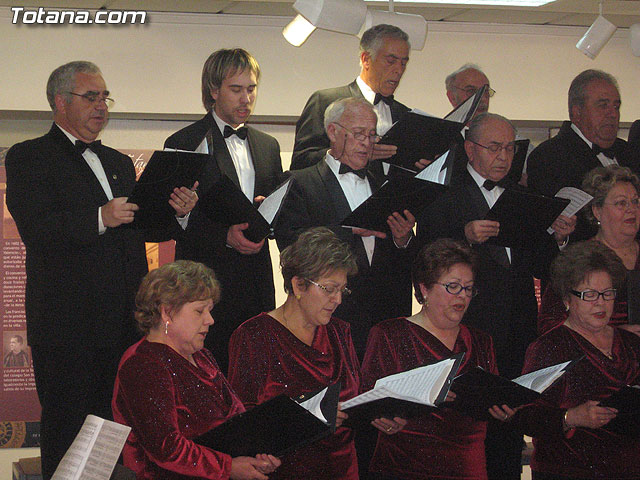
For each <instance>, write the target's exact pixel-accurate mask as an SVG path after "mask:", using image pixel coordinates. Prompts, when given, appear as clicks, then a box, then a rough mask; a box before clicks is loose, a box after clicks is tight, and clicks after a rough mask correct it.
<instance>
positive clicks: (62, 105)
mask: <svg viewBox="0 0 640 480" xmlns="http://www.w3.org/2000/svg"><path fill="white" fill-rule="evenodd" d="M53 101H54V103H55V105H56V111H57V112H60V113H62V114H64V113H66V111H67V99H66V98H65V96H64V95H63V94H61V93H57V94H56V96H55V97H54V99H53Z"/></svg>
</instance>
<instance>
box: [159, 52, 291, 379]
mask: <svg viewBox="0 0 640 480" xmlns="http://www.w3.org/2000/svg"><path fill="white" fill-rule="evenodd" d="M259 80H260V66H259V65H258V62H257V61H256V59H255V58H253V56H251V54H250V53H249V52H247V51H245V50H243V49H241V48H236V49H231V50H227V49H222V50H217V51H215V52H213V53H212V54H211V55H210V56H209V58H208V59H207V61H206V62H205V64H204V67H203V69H202V102H203V104H204V107H205V109H206V110H207V114H206V115H205V116H204V117H203V118H202V119H201V120H198V121H197V122H195V123H193V124H191V125H189V126H187V127H185V128H183V129H182V130H180V131H178V132H176V133H174V134H173V135H171V136H170V137H169V138H167V140H166V141H165V144H164V146H165V148H177V149H181V150H190V151H196V152H200V153H206V154H208V155H209V161H208V162H207V164H206V166H205V168H204V172H203V173H202V175H201V177H200V179H199V180H200V187H199V192H200V195H201V196H203V198H204V196H205V195H207V194H208V192H209V191H210V190H211V188H215V186H214V185H213V184H214V183H215V181H216V180H217V179H219V177H220V175H221V174H226V175H227V176H228V177H229V178H230V179H231V180H232V181H233V182H234V183H235V184H236V186H237V187H238V188H240V189H241V190H242V192H243V193H244V194H245V196H246V197H247V198H248V199H249V200H250V201H252V202H254V203H256V204H257V203H259V202H261V201H262V200H263V199H264V197H265V196H266V195H268V194H269V193H271V192H272V191H273V190H274V189H275V188H276V187H277V186H278V184H279V183H280V182H281V181H282V163H281V160H280V145H278V141H277V140H276V139H275V138H273V137H272V136H271V135H267V134H266V133H263V132H260V131H259V130H256V129H255V128H253V127H246V126H245V122H246V121H247V120H248V119H249V116H250V115H251V112H252V111H253V107H254V105H255V102H256V98H257V95H258V81H259ZM182 226H183V228H184V232H183V234H182V235H180V236H178V238H177V241H176V259H184V260H193V261H197V262H202V263H204V264H205V265H207V266H208V267H211V268H212V269H213V270H214V272H215V273H216V277H217V278H218V281H219V282H220V284H221V287H222V298H221V300H220V302H218V303H217V304H216V306H215V307H214V308H213V311H212V314H213V318H215V320H216V322H215V323H214V325H213V326H212V327H211V328H210V330H209V335H207V338H206V342H205V346H206V347H207V349H209V350H211V351H212V352H213V355H214V357H215V358H216V360H217V362H218V365H219V366H220V369H221V370H222V371H223V372H224V373H225V374H226V372H227V366H228V343H229V338H230V337H231V334H232V333H233V331H234V330H235V329H236V327H238V326H239V325H240V324H241V323H242V322H244V321H245V320H248V319H249V318H251V317H253V316H255V315H258V314H259V313H262V312H268V311H271V310H273V309H274V308H275V289H274V285H273V272H272V268H271V256H270V254H269V243H268V241H267V240H266V239H263V240H262V241H260V242H258V243H255V242H252V241H251V240H249V239H247V238H246V237H245V236H244V233H243V232H244V230H246V229H247V228H248V226H249V224H247V223H242V224H238V225H231V224H229V222H228V221H227V220H226V219H225V218H224V212H221V214H220V215H217V214H216V215H212V214H211V213H210V212H209V213H208V214H207V213H205V212H203V211H202V210H201V209H200V208H199V207H198V206H197V207H196V208H195V210H194V211H193V212H192V213H191V214H190V215H189V218H187V219H184V220H182Z"/></svg>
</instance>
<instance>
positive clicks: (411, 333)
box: [362, 318, 498, 480]
mask: <svg viewBox="0 0 640 480" xmlns="http://www.w3.org/2000/svg"><path fill="white" fill-rule="evenodd" d="M460 352H465V357H464V360H463V363H462V365H461V367H460V372H465V371H467V370H469V369H470V368H471V367H474V366H479V367H482V368H484V369H485V370H487V371H489V372H491V373H495V374H497V373H498V371H497V367H496V359H495V353H494V351H493V342H492V340H491V337H490V336H489V335H487V334H486V333H484V332H481V331H480V330H476V329H474V328H472V327H468V326H465V325H460V332H459V333H458V338H457V339H456V343H455V345H454V348H453V350H449V349H448V348H447V347H446V346H445V345H444V344H443V343H442V342H440V340H438V339H437V338H436V337H435V336H433V335H432V334H431V333H429V332H428V331H427V330H425V329H424V328H422V327H420V326H418V325H416V324H414V323H412V322H410V321H408V320H407V319H406V318H396V319H392V320H386V321H384V322H381V323H378V324H377V325H376V326H375V327H373V328H372V329H371V331H370V333H369V340H368V342H367V350H366V353H365V357H364V361H363V364H362V390H363V391H366V390H369V389H371V388H372V387H373V385H374V384H375V381H376V380H377V379H378V378H380V377H384V376H387V375H391V374H393V373H398V372H402V371H404V370H409V369H412V368H416V367H420V366H422V365H426V364H429V363H434V362H436V361H438V360H443V359H445V358H448V357H450V356H451V355H453V354H456V353H460ZM486 428H487V424H486V422H480V421H476V420H473V419H472V418H471V417H469V416H466V415H464V414H462V413H458V412H456V411H454V410H451V409H449V408H446V407H443V408H440V409H438V410H437V411H435V412H434V413H432V414H429V415H427V416H424V417H422V418H414V419H411V420H409V423H408V424H407V426H406V427H405V428H404V429H403V430H401V431H400V432H399V433H397V434H395V435H385V434H383V433H379V434H378V444H377V445H376V449H375V453H374V455H373V458H372V460H371V464H370V467H369V469H370V471H372V472H382V473H385V474H388V475H392V476H397V477H399V478H403V479H411V480H414V479H415V480H426V479H436V478H437V479H486V478H487V471H486V466H485V454H484V437H485V434H486Z"/></svg>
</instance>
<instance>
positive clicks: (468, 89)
mask: <svg viewBox="0 0 640 480" xmlns="http://www.w3.org/2000/svg"><path fill="white" fill-rule="evenodd" d="M453 88H455V89H456V90H460V91H461V92H464V93H466V94H467V95H468V96H469V97H472V96H473V95H475V94H476V92H477V91H478V90H480V89H479V88H478V87H466V88H460V87H456V86H455V85H454V86H453ZM485 93H487V94H488V95H489V98H491V97H493V96H494V95H495V94H496V91H495V90H494V89H493V88H491V87H488V88H487V90H486V92H485Z"/></svg>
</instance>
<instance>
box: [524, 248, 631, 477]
mask: <svg viewBox="0 0 640 480" xmlns="http://www.w3.org/2000/svg"><path fill="white" fill-rule="evenodd" d="M625 275H626V269H625V266H624V264H623V263H622V261H621V260H620V258H619V257H618V255H616V254H615V253H614V252H613V250H611V249H610V248H608V247H606V246H605V245H603V244H602V243H600V242H594V241H586V242H580V243H577V244H575V245H570V246H569V247H567V249H566V250H565V251H564V252H562V253H561V254H560V255H559V256H558V257H557V258H556V260H555V261H554V263H553V264H552V267H551V281H552V286H553V288H554V289H555V290H556V293H557V294H558V295H559V296H560V298H562V302H563V304H564V306H565V307H566V309H567V311H568V312H569V315H568V317H567V319H566V320H564V322H563V323H562V325H561V326H559V327H557V328H554V329H552V330H551V331H549V332H547V333H546V334H545V335H543V336H542V337H540V338H538V340H536V341H535V342H533V343H532V344H531V345H530V346H529V348H528V350H527V354H526V357H525V365H524V371H523V373H528V372H531V371H534V370H538V369H540V368H544V367H548V366H551V365H555V364H558V363H561V362H566V361H569V360H577V359H579V360H578V361H577V362H576V363H575V364H574V365H573V366H571V367H570V368H569V369H568V370H567V371H566V372H565V374H564V375H563V376H562V377H561V378H560V379H559V380H558V381H557V382H556V383H554V384H553V385H551V387H549V388H548V389H547V390H545V391H544V392H543V394H542V397H541V399H540V400H539V401H538V402H536V403H535V404H533V405H531V406H528V407H526V408H524V409H522V410H520V411H519V412H518V413H517V414H516V415H515V417H514V422H515V423H516V424H520V425H521V426H522V427H523V430H524V431H525V433H527V434H528V435H531V436H532V437H534V439H533V444H534V447H535V449H534V452H533V457H532V459H531V470H532V473H533V479H534V480H548V479H597V478H600V479H603V478H607V479H640V454H639V453H640V439H638V438H637V437H636V438H635V439H634V438H632V437H628V436H622V435H619V434H616V433H613V432H612V431H609V430H607V424H608V423H609V422H610V421H611V420H612V419H613V418H615V417H616V414H617V411H616V410H615V409H612V408H608V407H604V406H601V405H599V402H601V401H602V400H603V399H605V398H606V397H608V396H610V395H611V394H613V393H614V392H615V391H617V390H619V389H620V388H622V387H624V386H626V385H638V384H640V338H639V337H638V336H637V335H634V334H632V333H630V332H628V331H626V330H622V329H620V328H617V327H614V326H612V325H611V324H610V323H609V320H610V318H611V315H612V313H613V310H614V300H615V297H616V293H617V289H618V288H619V286H620V285H621V284H622V283H623V282H624V279H625ZM636 414H637V412H636Z"/></svg>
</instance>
